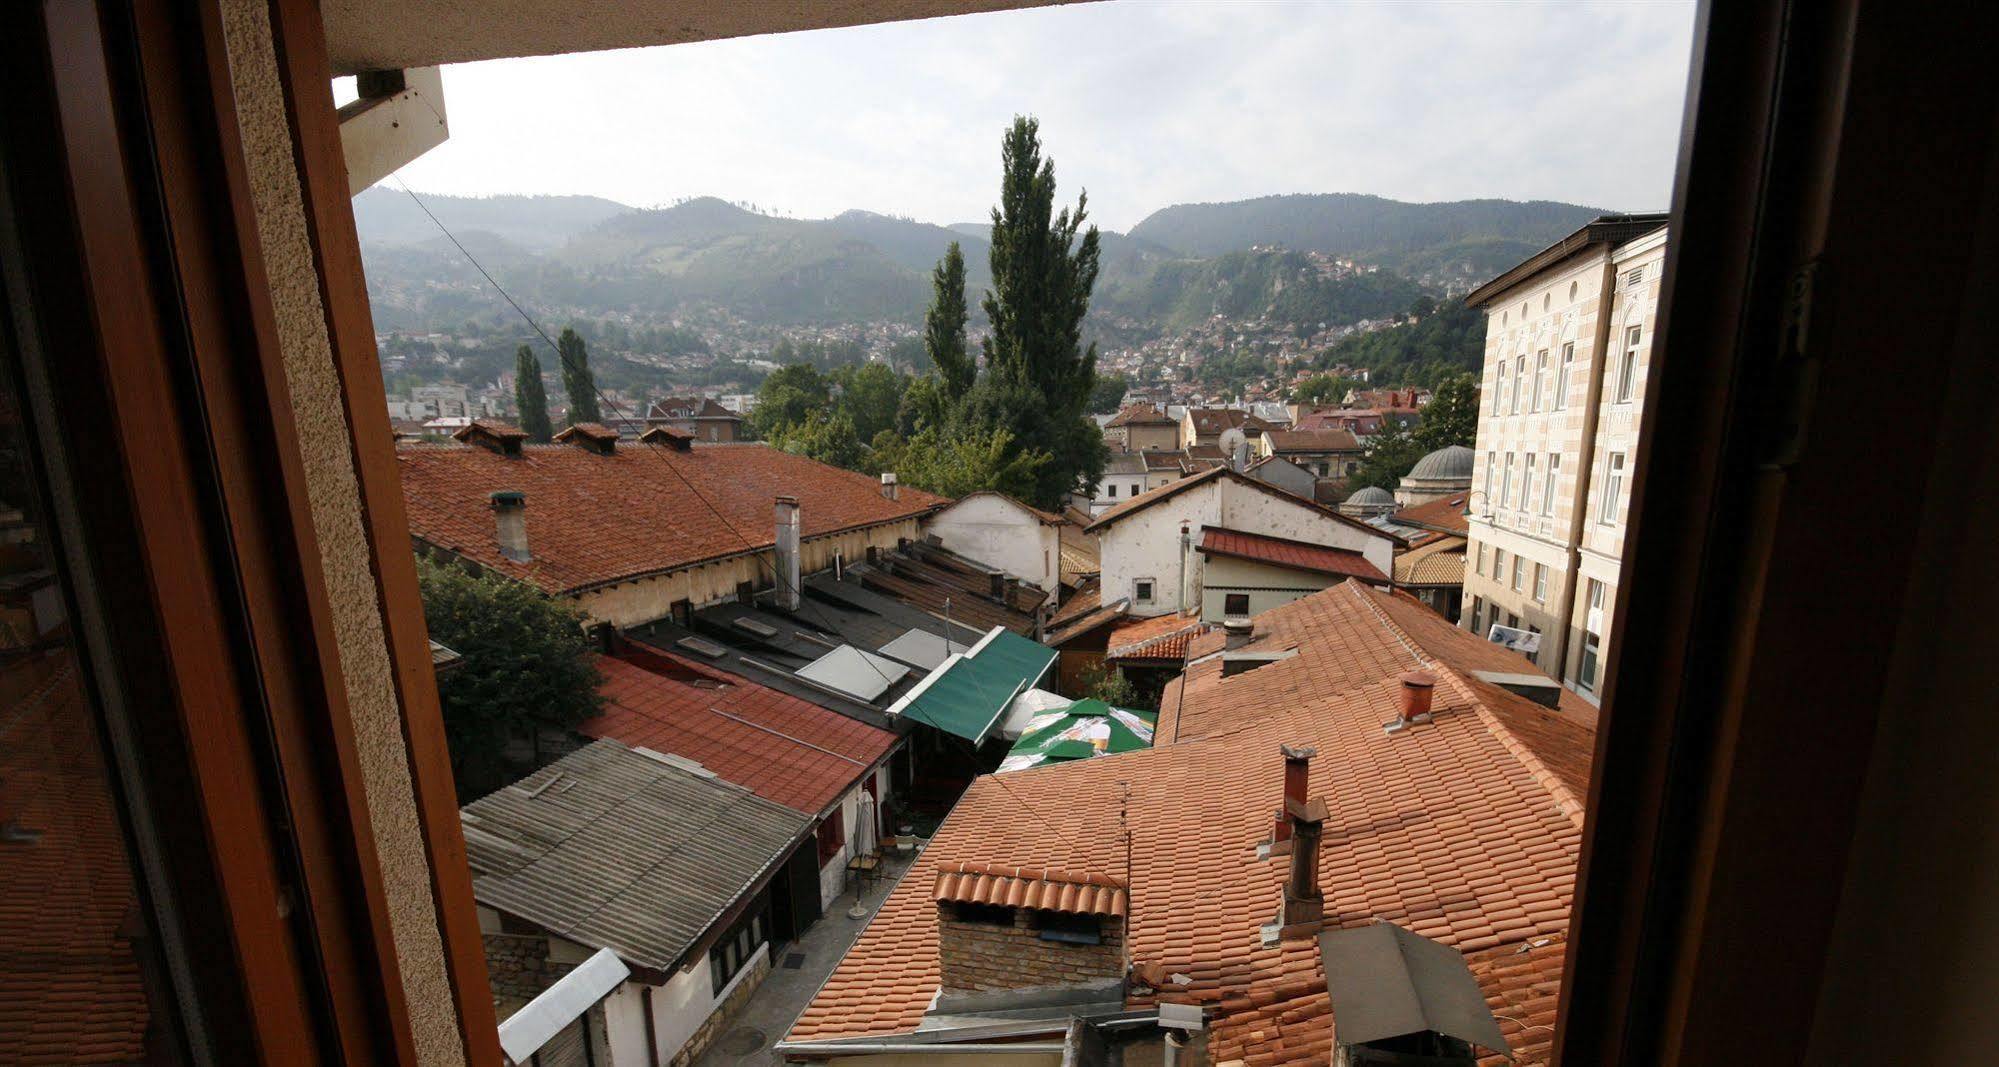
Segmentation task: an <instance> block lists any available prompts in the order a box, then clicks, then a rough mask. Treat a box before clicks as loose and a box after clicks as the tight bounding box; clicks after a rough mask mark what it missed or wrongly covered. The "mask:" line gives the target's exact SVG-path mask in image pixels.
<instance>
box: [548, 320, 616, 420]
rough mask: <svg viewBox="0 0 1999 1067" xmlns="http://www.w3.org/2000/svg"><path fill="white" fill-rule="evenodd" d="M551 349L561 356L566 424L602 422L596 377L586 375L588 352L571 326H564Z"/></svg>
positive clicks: (587, 370)
mask: <svg viewBox="0 0 1999 1067" xmlns="http://www.w3.org/2000/svg"><path fill="white" fill-rule="evenodd" d="M555 350H556V352H557V353H558V354H560V355H561V356H562V388H563V389H564V390H565V391H567V392H568V393H569V423H570V425H572V426H573V425H575V424H577V423H579V422H602V421H603V420H604V416H603V413H602V412H600V411H599V410H598V409H597V379H596V378H594V377H592V376H591V374H590V353H589V352H588V351H587V350H585V349H584V347H583V338H582V337H581V336H579V335H578V334H577V333H576V331H575V330H574V329H564V330H563V331H562V336H561V337H558V338H556V341H555Z"/></svg>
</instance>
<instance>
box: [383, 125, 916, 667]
mask: <svg viewBox="0 0 1999 1067" xmlns="http://www.w3.org/2000/svg"><path fill="white" fill-rule="evenodd" d="M426 103H427V102H426ZM395 182H396V185H397V186H399V187H400V188H401V189H402V191H403V192H404V193H407V194H408V195H409V198H410V200H411V202H412V203H414V204H416V206H417V209H418V210H420V211H422V212H423V213H424V215H425V216H426V217H428V218H429V219H430V221H431V223H432V224H433V225H435V226H436V227H437V229H438V232H440V233H442V234H444V237H445V239H446V240H448V241H450V242H451V244H452V247H454V248H456V249H458V254H459V255H462V256H464V257H465V260H466V262H468V263H470V264H472V268H473V269H474V270H477V271H478V272H479V275H480V277H483V278H485V279H486V284H488V285H490V286H492V287H493V289H494V291H495V292H497V293H499V294H500V297H501V298H502V299H504V300H505V301H506V302H507V303H508V305H509V306H511V307H512V308H513V309H514V311H515V312H516V313H517V314H519V315H520V317H521V318H522V319H523V320H525V321H526V322H527V324H528V326H529V327H530V328H532V329H533V330H534V332H535V333H536V334H537V335H539V336H540V337H541V339H542V341H543V343H545V344H547V345H548V346H549V348H550V349H552V350H553V351H554V352H555V358H556V361H557V362H558V363H559V364H560V365H561V366H563V367H565V368H567V369H568V370H569V371H570V372H571V373H572V374H573V375H575V376H576V378H577V379H578V380H582V381H588V382H589V383H590V390H591V392H593V393H595V394H596V396H597V401H598V404H599V405H600V406H603V407H606V408H608V409H609V410H610V411H611V412H612V413H613V414H614V415H615V416H616V417H617V418H618V419H620V420H623V421H631V416H629V415H627V414H625V411H624V409H623V408H621V407H619V406H618V405H617V404H616V403H614V402H613V401H612V400H611V398H610V397H609V396H607V395H606V394H605V393H604V391H603V390H602V389H600V388H598V387H597V379H596V377H595V376H593V375H590V374H589V373H588V368H587V367H583V366H579V365H576V364H572V363H570V362H569V360H568V359H567V358H566V357H565V356H564V355H563V354H562V346H561V345H558V344H556V343H555V341H554V340H553V339H551V338H550V337H549V336H548V331H547V330H544V329H542V328H541V324H540V323H539V322H536V321H535V318H534V316H533V315H530V314H528V312H527V309H526V308H524V307H522V306H521V305H520V302H519V301H517V300H515V299H514V298H513V295H512V294H510V293H508V292H507V289H506V287H505V286H503V285H501V284H500V283H499V281H498V280H497V279H495V278H494V277H493V275H492V273H491V272H489V271H487V270H486V268H485V267H484V266H483V265H482V264H480V262H479V260H478V258H477V257H476V256H474V255H473V254H472V253H471V252H470V251H469V250H467V249H466V247H465V245H464V244H463V243H462V242H460V241H459V240H458V237H457V235H455V234H453V233H452V232H451V229H450V227H448V226H446V225H445V224H444V221H443V220H442V219H439V218H438V217H437V215H436V214H435V213H433V212H432V211H431V210H430V207H429V205H427V204H425V203H424V202H423V199H422V198H421V197H419V196H417V195H416V191H415V190H414V189H411V188H410V187H409V186H408V185H407V184H406V183H404V181H403V180H402V179H401V178H400V177H397V178H395ZM639 442H640V443H641V444H650V445H651V446H652V447H653V448H654V449H655V450H657V451H658V453H659V455H660V461H661V462H662V463H663V464H665V466H666V469H667V471H668V472H670V473H671V474H672V475H673V476H674V477H675V478H677V479H679V481H680V484H681V485H683V486H685V487H686V489H687V491H688V492H690V493H692V494H694V499H696V500H699V501H700V502H701V506H702V507H704V508H707V509H708V512H709V513H710V514H712V515H714V516H715V519H716V521H718V522H720V523H721V524H722V527H723V529H726V530H728V531H729V532H730V533H732V534H734V535H735V536H736V539H737V540H738V541H741V542H742V543H743V547H744V548H745V549H747V550H748V552H749V555H750V558H751V559H754V560H756V561H757V562H758V563H761V564H763V565H764V566H765V567H766V568H768V569H769V570H770V574H771V580H772V584H774V585H776V586H777V587H778V588H780V589H782V590H783V591H785V592H786V593H788V594H790V597H793V598H796V599H797V601H798V605H799V608H800V609H801V610H804V609H807V608H809V607H811V606H812V605H811V602H810V601H808V600H807V599H806V598H805V590H804V589H802V588H800V587H799V586H794V585H792V584H791V583H790V582H788V581H786V580H785V577H784V575H783V574H781V573H779V572H778V569H777V564H776V563H774V562H772V561H770V560H766V559H764V558H763V550H762V549H761V548H759V547H757V545H755V544H754V543H752V542H751V541H750V539H749V538H748V537H747V536H745V535H744V534H743V532H742V531H741V530H738V529H737V528H736V526H735V524H734V523H732V522H730V521H729V519H728V516H726V515H723V514H722V512H721V509H719V508H717V507H716V506H715V505H714V503H713V502H712V501H710V500H709V499H708V498H707V497H706V496H704V495H702V493H701V490H699V489H696V488H695V487H694V483H693V482H691V481H689V480H688V478H687V476H686V475H684V474H682V473H681V472H680V469H679V468H678V467H676V466H675V465H674V463H673V459H672V457H670V456H668V455H667V454H666V451H667V450H666V448H665V446H663V445H660V444H658V443H657V442H651V441H647V440H646V439H645V438H644V437H640V438H639ZM773 548H775V546H773ZM799 581H800V585H801V586H802V585H803V583H804V579H803V578H800V580H799ZM813 613H814V614H816V615H818V622H819V625H820V627H821V628H822V629H824V630H825V631H826V632H828V633H835V632H837V628H836V627H834V626H832V625H831V624H830V623H829V622H828V621H827V619H826V617H825V615H823V614H820V613H818V612H816V611H815V612H813ZM945 629H946V631H947V632H948V631H949V629H950V624H949V623H948V622H947V623H946V624H945ZM861 661H862V662H863V663H866V664H867V665H868V668H869V669H870V670H872V671H874V672H875V674H876V676H878V677H879V678H881V680H882V682H883V684H884V685H894V684H895V680H894V679H892V678H890V677H889V676H888V675H887V674H885V673H883V671H882V669H881V668H880V667H877V666H875V664H874V661H873V660H871V659H869V658H868V657H867V656H865V655H864V656H862V657H861Z"/></svg>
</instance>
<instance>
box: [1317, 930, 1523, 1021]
mask: <svg viewBox="0 0 1999 1067" xmlns="http://www.w3.org/2000/svg"><path fill="white" fill-rule="evenodd" d="M1319 959H1320V960H1321V962H1322V965H1323V966H1324V968H1325V972H1326V993H1327V995H1329V996H1330V997H1332V1000H1333V1033H1334V1037H1335V1040H1337V1041H1338V1042H1339V1043H1340V1044H1342V1045H1357V1044H1363V1043H1366V1042H1369V1041H1384V1040H1387V1039H1389V1038H1394V1037H1402V1036H1405V1035H1408V1034H1420V1033H1423V1032H1425V1031H1432V1032H1435V1033H1439V1034H1444V1035H1446V1036H1449V1037H1455V1038H1457V1039H1458V1040H1460V1041H1470V1042H1473V1043H1475V1044H1479V1045H1483V1046H1485V1047H1486V1048H1489V1049H1491V1050H1493V1051H1494V1052H1507V1053H1510V1052H1511V1051H1512V1050H1511V1049H1509V1048H1508V1047H1507V1045H1506V1038H1505V1037H1503V1036H1502V1035H1501V1034H1500V1032H1499V1023H1498V1022H1497V1021H1496V1020H1494V1019H1493V1017H1492V1011H1491V1010H1490V1009H1489V1008H1487V1007H1486V1006H1485V992H1484V991H1483V990H1481V989H1480V988H1479V985H1478V979H1476V978H1473V977H1472V973H1471V968H1470V967H1469V966H1467V965H1466V964H1465V958H1464V956H1463V955H1461V954H1459V952H1458V950H1457V949H1454V948H1452V947H1450V946H1449V945H1444V944H1440V943H1438V942H1436V941H1432V940H1430V939H1429V938H1427V937H1422V936H1420V935H1418V934H1413V933H1410V932H1409V931H1407V930H1404V929H1403V928H1401V927H1400V926H1397V925H1395V924H1394V923H1391V922H1378V923H1374V924H1372V925H1369V926H1359V927H1355V928H1353V929H1351V930H1328V931H1325V932H1323V933H1321V934H1320V935H1319Z"/></svg>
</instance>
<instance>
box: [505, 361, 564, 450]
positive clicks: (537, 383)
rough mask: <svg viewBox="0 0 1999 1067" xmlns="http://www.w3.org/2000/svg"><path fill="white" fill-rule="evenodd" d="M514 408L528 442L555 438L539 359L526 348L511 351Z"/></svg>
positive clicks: (546, 389)
mask: <svg viewBox="0 0 1999 1067" xmlns="http://www.w3.org/2000/svg"><path fill="white" fill-rule="evenodd" d="M514 406H515V407H516V408H518V409H519V411H520V418H521V429H522V430H523V431H525V432H526V433H527V435H528V440H530V441H536V442H542V443H546V442H547V441H548V440H550V439H551V438H552V437H553V436H554V435H555V427H554V426H553V425H551V424H550V422H549V419H548V388H547V387H546V386H545V385H543V384H542V381H541V360H538V359H536V358H535V355H534V349H532V348H529V347H528V346H526V345H522V346H520V348H519V349H518V350H516V351H515V352H514Z"/></svg>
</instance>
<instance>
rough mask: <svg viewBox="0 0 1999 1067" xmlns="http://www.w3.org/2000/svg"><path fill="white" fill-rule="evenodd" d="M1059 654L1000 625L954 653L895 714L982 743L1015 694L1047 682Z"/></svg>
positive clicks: (899, 704) (903, 700)
mask: <svg viewBox="0 0 1999 1067" xmlns="http://www.w3.org/2000/svg"><path fill="white" fill-rule="evenodd" d="M1055 657H1056V652H1055V650H1054V649H1052V648H1049V647H1048V646H1046V645H1043V644H1040V643H1038V642H1035V641H1030V640H1028V639H1027V638H1025V637H1022V636H1020V635H1019V634H1016V633H1014V632H1012V631H1010V630H1008V629H1007V628H1005V627H1003V626H995V627H993V628H992V630H991V631H989V632H988V633H987V634H986V636H984V637H982V638H980V639H979V643H978V644H976V645H973V646H972V647H971V649H970V650H968V651H966V652H962V653H953V654H952V655H951V658H950V659H948V660H946V661H945V662H944V665H943V666H941V667H939V668H937V669H936V670H934V671H932V672H930V676H929V677H927V678H925V679H924V680H923V681H922V682H920V683H918V684H917V686H916V687H915V688H913V689H911V690H910V691H909V692H907V693H905V694H903V696H902V698H901V699H900V700H897V701H896V702H895V705H894V706H893V707H891V708H889V714H891V715H902V716H904V717H905V718H909V719H912V720H914V721H916V722H921V723H927V724H929V725H931V726H934V727H936V728H937V729H939V730H942V731H944V732H945V733H948V734H955V735H957V736H959V737H962V738H965V739H966V740H968V741H971V742H972V743H973V744H978V743H979V742H981V741H983V740H985V738H986V735H987V734H989V733H991V732H992V728H993V724H994V723H996V722H998V721H999V717H1000V716H1001V715H1002V714H1004V713H1005V711H1006V709H1007V705H1009V704H1011V703H1012V702H1013V698H1014V697H1016V696H1018V695H1020V693H1021V691H1023V690H1025V689H1027V688H1029V687H1031V686H1033V685H1036V684H1037V683H1039V682H1040V681H1041V678H1042V676H1043V675H1045V674H1047V673H1048V668H1049V667H1050V666H1051V665H1052V664H1053V663H1054V662H1055Z"/></svg>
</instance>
